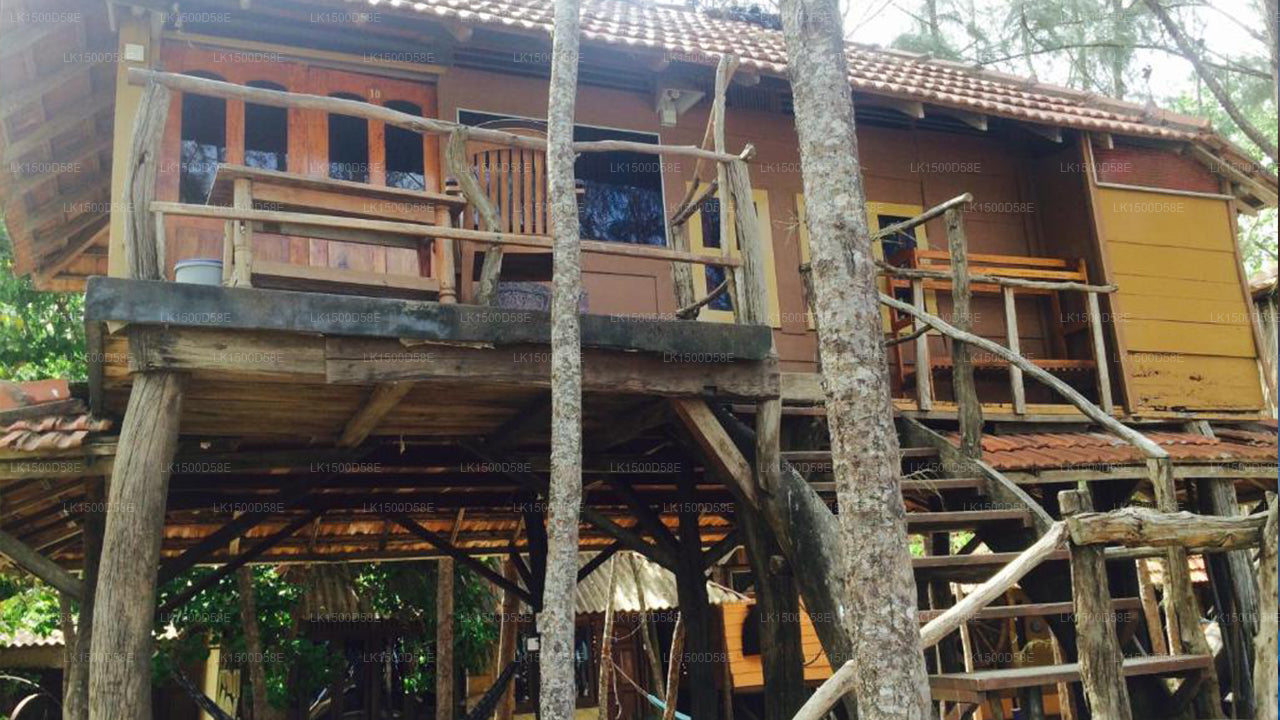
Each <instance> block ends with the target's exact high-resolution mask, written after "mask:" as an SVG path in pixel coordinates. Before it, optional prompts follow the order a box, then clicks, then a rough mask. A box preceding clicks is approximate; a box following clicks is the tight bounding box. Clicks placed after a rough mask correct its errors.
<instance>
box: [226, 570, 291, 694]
mask: <svg viewBox="0 0 1280 720" xmlns="http://www.w3.org/2000/svg"><path fill="white" fill-rule="evenodd" d="M236 589H237V591H238V594H239V596H240V598H239V600H240V627H241V629H242V630H243V632H244V649H245V653H246V654H247V655H248V659H247V660H246V661H245V664H246V665H248V666H249V684H250V687H251V694H250V697H251V698H252V700H251V702H250V704H249V705H250V707H251V708H253V718H254V720H283V715H282V714H281V713H280V711H279V710H277V709H275V708H274V707H272V706H271V702H270V701H269V700H268V699H267V673H266V668H265V667H263V663H264V662H266V661H265V660H264V659H263V654H262V632H261V627H260V625H259V624H258V603H257V598H256V597H255V596H254V591H253V570H252V569H250V568H249V566H248V565H245V566H242V567H241V568H240V569H239V570H237V571H236Z"/></svg>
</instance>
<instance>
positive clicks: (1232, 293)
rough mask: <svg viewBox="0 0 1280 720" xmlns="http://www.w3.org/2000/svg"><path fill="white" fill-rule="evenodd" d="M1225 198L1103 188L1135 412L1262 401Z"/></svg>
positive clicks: (1102, 217)
mask: <svg viewBox="0 0 1280 720" xmlns="http://www.w3.org/2000/svg"><path fill="white" fill-rule="evenodd" d="M1230 212H1232V211H1231V208H1230V205H1229V204H1228V202H1227V201H1226V200H1224V199H1218V198H1212V197H1193V196H1189V195H1180V194H1174V193H1167V192H1160V191H1154V190H1153V191H1147V190H1129V189H1118V188H1109V187H1105V186H1103V187H1099V188H1098V217H1099V221H1100V226H1101V227H1100V228H1099V231H1100V232H1101V234H1102V236H1103V238H1104V240H1105V251H1106V253H1107V258H1108V260H1109V261H1110V266H1111V269H1112V273H1113V276H1112V280H1113V281H1114V282H1115V283H1116V284H1117V285H1118V286H1119V287H1120V291H1119V292H1118V293H1117V295H1116V297H1115V299H1114V302H1115V310H1116V320H1117V322H1120V323H1123V325H1124V337H1125V341H1126V347H1125V348H1124V352H1126V353H1127V354H1128V361H1129V369H1130V373H1129V376H1128V377H1127V378H1126V380H1127V384H1128V389H1129V394H1130V403H1131V405H1132V406H1133V408H1132V409H1134V410H1235V411H1243V410H1257V409H1259V408H1261V407H1262V405H1263V398H1262V388H1261V385H1260V384H1259V381H1258V371H1257V348H1256V347H1255V344H1254V339H1253V334H1252V331H1251V329H1250V326H1249V306H1248V303H1247V302H1246V298H1245V295H1244V292H1243V291H1242V290H1241V286H1240V279H1239V275H1238V271H1237V262H1238V260H1237V257H1236V246H1235V238H1234V235H1233V232H1232V228H1231V220H1230V215H1229V213H1230Z"/></svg>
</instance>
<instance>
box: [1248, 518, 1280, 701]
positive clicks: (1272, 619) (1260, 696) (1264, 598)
mask: <svg viewBox="0 0 1280 720" xmlns="http://www.w3.org/2000/svg"><path fill="white" fill-rule="evenodd" d="M1267 504H1268V506H1269V507H1270V509H1269V510H1268V511H1267V524H1266V526H1265V527H1264V528H1263V530H1262V548H1261V550H1262V551H1261V552H1260V553H1259V557H1258V597H1259V599H1260V602H1259V606H1258V611H1259V613H1258V634H1257V635H1255V636H1254V640H1253V642H1254V645H1253V652H1254V661H1253V702H1254V713H1255V715H1254V717H1257V718H1274V717H1276V715H1277V708H1276V706H1277V697H1276V682H1277V672H1276V630H1277V628H1276V613H1277V607H1276V604H1277V586H1276V554H1277V553H1276V550H1277V548H1276V543H1277V542H1280V538H1278V537H1277V502H1276V496H1275V495H1274V494H1268V495H1267Z"/></svg>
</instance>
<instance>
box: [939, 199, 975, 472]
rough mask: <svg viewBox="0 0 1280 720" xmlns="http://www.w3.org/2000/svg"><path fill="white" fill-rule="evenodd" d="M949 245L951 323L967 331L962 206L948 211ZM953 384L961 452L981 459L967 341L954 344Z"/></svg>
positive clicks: (969, 315) (968, 316) (969, 314)
mask: <svg viewBox="0 0 1280 720" xmlns="http://www.w3.org/2000/svg"><path fill="white" fill-rule="evenodd" d="M945 222H946V225H947V247H948V248H949V249H950V252H951V274H952V278H953V279H952V283H951V286H952V290H951V298H952V310H951V323H952V324H953V325H955V326H956V328H957V329H959V330H962V331H964V332H972V330H973V311H972V310H971V309H970V307H969V300H970V290H969V244H968V241H967V240H966V238H965V234H964V214H963V210H962V209H961V208H951V209H949V210H947V211H946V214H945ZM951 348H952V350H951V360H952V374H951V385H952V389H953V391H954V393H955V396H956V406H957V409H958V412H959V419H960V452H961V453H962V454H963V455H964V456H965V457H966V458H968V459H970V460H981V459H982V402H981V401H980V400H979V399H978V386H977V384H976V383H975V382H974V379H973V360H972V348H970V347H969V344H968V343H964V342H959V341H953V342H952V344H951Z"/></svg>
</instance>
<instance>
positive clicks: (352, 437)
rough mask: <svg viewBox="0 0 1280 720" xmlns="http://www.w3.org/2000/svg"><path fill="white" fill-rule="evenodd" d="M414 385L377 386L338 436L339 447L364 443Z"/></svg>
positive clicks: (406, 383)
mask: <svg viewBox="0 0 1280 720" xmlns="http://www.w3.org/2000/svg"><path fill="white" fill-rule="evenodd" d="M413 385H414V384H413V383H412V382H388V383H380V384H378V385H377V386H375V387H374V389H373V391H372V392H371V393H369V397H368V398H366V399H365V401H364V404H363V405H361V406H360V409H359V410H357V411H356V413H355V414H354V415H352V416H351V419H350V420H347V424H346V426H345V427H343V428H342V433H341V434H340V435H339V436H338V447H342V448H350V447H355V446H357V445H359V444H360V443H362V442H364V441H365V438H367V437H369V434H370V433H372V432H373V431H374V430H375V429H376V428H377V427H378V424H379V423H380V422H382V419H383V418H384V417H386V416H387V413H389V412H391V411H392V410H394V409H395V407H396V406H397V405H399V404H400V401H401V400H403V399H404V397H405V396H406V395H408V394H409V391H410V390H413Z"/></svg>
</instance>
